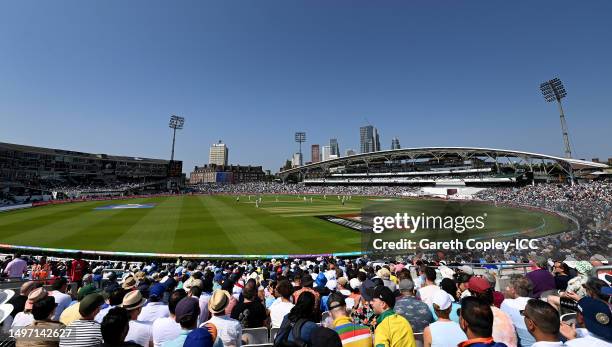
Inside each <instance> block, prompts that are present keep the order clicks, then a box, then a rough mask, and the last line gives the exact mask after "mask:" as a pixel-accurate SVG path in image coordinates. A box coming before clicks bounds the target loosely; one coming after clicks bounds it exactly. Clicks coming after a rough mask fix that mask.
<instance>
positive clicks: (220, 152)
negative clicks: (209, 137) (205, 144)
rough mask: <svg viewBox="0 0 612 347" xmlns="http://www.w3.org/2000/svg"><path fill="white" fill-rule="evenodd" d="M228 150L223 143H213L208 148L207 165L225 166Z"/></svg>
mask: <svg viewBox="0 0 612 347" xmlns="http://www.w3.org/2000/svg"><path fill="white" fill-rule="evenodd" d="M227 157H228V150H227V146H226V145H225V143H222V142H221V140H219V143H214V144H213V145H212V146H211V147H210V153H209V155H208V163H209V164H216V165H227Z"/></svg>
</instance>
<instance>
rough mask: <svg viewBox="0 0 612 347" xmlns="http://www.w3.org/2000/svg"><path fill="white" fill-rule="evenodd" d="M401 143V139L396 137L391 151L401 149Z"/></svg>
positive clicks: (392, 142)
mask: <svg viewBox="0 0 612 347" xmlns="http://www.w3.org/2000/svg"><path fill="white" fill-rule="evenodd" d="M400 148H401V147H400V143H399V139H398V138H397V137H394V138H393V139H392V140H391V149H400Z"/></svg>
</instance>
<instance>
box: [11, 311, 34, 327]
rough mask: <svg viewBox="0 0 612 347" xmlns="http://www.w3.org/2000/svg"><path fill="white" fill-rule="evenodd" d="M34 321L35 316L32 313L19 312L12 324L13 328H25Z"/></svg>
mask: <svg viewBox="0 0 612 347" xmlns="http://www.w3.org/2000/svg"><path fill="white" fill-rule="evenodd" d="M32 323H34V316H33V315H32V314H31V313H25V312H19V313H17V314H16V315H15V319H13V324H11V328H15V327H20V328H23V327H25V326H28V325H30V324H32Z"/></svg>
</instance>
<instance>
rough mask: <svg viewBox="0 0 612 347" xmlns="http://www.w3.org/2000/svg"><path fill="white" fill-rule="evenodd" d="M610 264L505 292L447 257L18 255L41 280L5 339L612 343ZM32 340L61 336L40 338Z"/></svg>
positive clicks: (26, 342)
mask: <svg viewBox="0 0 612 347" xmlns="http://www.w3.org/2000/svg"><path fill="white" fill-rule="evenodd" d="M607 261H608V260H607V259H600V258H593V259H591V261H579V262H575V263H572V262H568V261H562V260H556V261H551V260H547V259H546V258H542V257H537V258H536V259H534V261H533V263H532V266H531V269H530V271H529V272H528V273H526V274H512V275H511V277H510V278H509V279H505V280H504V283H505V284H504V286H503V287H502V286H500V285H496V283H497V282H498V281H501V280H502V279H501V278H498V273H497V271H496V270H494V269H489V270H486V271H484V269H478V270H480V271H476V270H477V269H475V268H473V267H470V266H468V265H465V264H458V263H454V262H447V261H445V260H442V259H441V258H440V257H439V256H438V257H433V258H422V257H412V258H406V259H404V260H396V261H390V262H376V261H374V262H373V261H371V260H368V259H366V258H359V259H339V258H323V257H320V258H317V259H311V260H300V259H282V260H276V259H272V260H270V261H264V260H252V261H212V260H206V261H201V262H196V261H188V260H183V259H182V258H179V259H178V260H177V261H176V263H159V262H156V261H152V262H150V263H127V262H121V263H114V264H110V263H109V262H89V261H86V260H83V259H81V255H80V254H77V255H76V257H75V259H74V260H71V261H70V260H68V261H57V260H55V261H47V259H46V258H44V257H42V258H29V259H24V258H23V257H22V256H21V255H20V254H16V255H15V256H14V257H11V258H9V259H6V260H5V261H4V263H3V264H2V273H3V274H4V275H5V276H6V277H9V278H11V279H17V278H27V277H29V279H30V281H28V282H25V283H23V284H22V285H21V288H20V291H19V293H18V294H17V295H15V296H13V297H12V298H11V299H10V300H9V301H8V303H9V304H11V305H13V306H12V307H13V311H12V312H11V313H10V317H9V318H8V319H6V320H5V321H4V322H3V331H5V332H9V333H11V332H12V333H11V334H12V335H13V336H14V337H15V339H16V344H17V346H41V345H44V346H96V345H101V344H102V345H104V346H136V345H139V346H143V347H154V346H155V347H159V346H162V347H175V346H189V347H191V346H228V347H231V346H242V345H246V344H248V343H250V342H252V341H250V340H249V339H251V338H252V337H251V335H249V334H248V332H249V331H250V330H249V329H253V328H261V327H266V328H273V331H274V335H273V336H272V339H273V341H274V342H273V343H274V345H275V346H296V345H298V346H313V347H318V346H338V347H339V346H349V347H352V346H392V347H400V346H402V347H403V346H408V347H411V346H417V345H419V346H428V347H429V346H444V347H448V346H461V347H464V346H498V347H502V346H523V347H525V346H535V347H541V346H589V347H597V346H611V345H612V322H611V320H612V312H611V306H610V302H611V301H610V295H611V294H612V293H611V292H612V291H611V287H610V281H612V273H610V272H609V271H608V272H605V271H602V272H601V273H599V275H597V276H595V275H593V273H592V269H593V268H594V267H599V266H601V265H604V264H605V263H606V262H607ZM110 267H113V268H116V269H115V271H107V270H108V268H110ZM105 269H106V271H105ZM566 312H574V313H575V314H574V316H573V317H572V322H570V323H568V322H565V321H564V320H562V319H561V314H563V313H566ZM20 328H22V329H20ZM28 329H30V330H32V329H39V330H40V329H51V330H53V329H55V330H58V331H64V335H61V336H59V337H58V338H54V339H44V341H41V340H40V339H38V340H36V339H32V338H31V337H28V336H26V335H24V334H26V332H27V331H28ZM61 329H63V330H61ZM16 331H19V333H17V334H15V332H16Z"/></svg>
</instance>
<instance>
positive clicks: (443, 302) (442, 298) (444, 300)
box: [431, 289, 453, 311]
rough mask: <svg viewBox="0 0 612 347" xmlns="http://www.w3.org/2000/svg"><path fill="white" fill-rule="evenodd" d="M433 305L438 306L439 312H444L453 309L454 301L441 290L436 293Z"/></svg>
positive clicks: (432, 301)
mask: <svg viewBox="0 0 612 347" xmlns="http://www.w3.org/2000/svg"><path fill="white" fill-rule="evenodd" d="M431 303H432V304H435V305H437V306H438V309H439V310H441V311H444V310H446V309H448V308H449V307H451V305H452V304H453V299H452V298H451V296H450V295H449V294H448V293H447V292H445V291H444V290H442V289H440V290H438V291H436V292H435V294H434V296H433V298H432V300H431Z"/></svg>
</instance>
